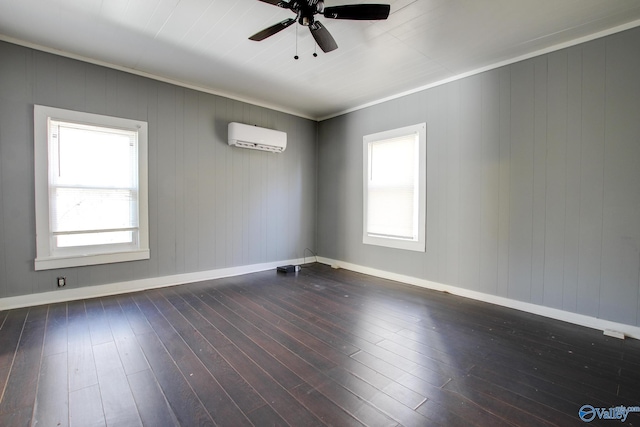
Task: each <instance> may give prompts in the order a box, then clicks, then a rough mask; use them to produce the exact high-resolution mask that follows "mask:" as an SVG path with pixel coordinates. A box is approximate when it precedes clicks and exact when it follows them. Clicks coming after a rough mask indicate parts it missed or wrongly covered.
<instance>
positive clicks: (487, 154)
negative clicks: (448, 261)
mask: <svg viewBox="0 0 640 427" xmlns="http://www.w3.org/2000/svg"><path fill="white" fill-rule="evenodd" d="M481 84H482V106H481V108H482V153H481V158H480V159H479V161H480V162H481V168H482V179H481V186H480V192H481V206H480V214H481V220H480V224H479V227H480V276H479V283H478V288H477V289H478V290H479V291H481V292H486V293H490V294H495V293H496V292H497V289H498V237H499V228H500V226H499V221H500V213H499V206H500V163H501V162H500V126H499V120H498V118H499V112H500V74H499V73H498V72H496V71H491V72H487V73H484V74H483V75H482V83H481Z"/></svg>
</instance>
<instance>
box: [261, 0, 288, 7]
mask: <svg viewBox="0 0 640 427" xmlns="http://www.w3.org/2000/svg"><path fill="white" fill-rule="evenodd" d="M258 1H261V2H263V3H269V4H272V5H274V6H280V7H284V8H285V9H289V8H290V7H289V2H286V1H282V0H258Z"/></svg>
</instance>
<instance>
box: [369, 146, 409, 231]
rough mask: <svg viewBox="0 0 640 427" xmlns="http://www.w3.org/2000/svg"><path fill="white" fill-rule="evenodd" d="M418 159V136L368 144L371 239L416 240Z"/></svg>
mask: <svg viewBox="0 0 640 427" xmlns="http://www.w3.org/2000/svg"><path fill="white" fill-rule="evenodd" d="M417 155H418V141H417V137H416V135H415V134H411V135H407V136H403V137H400V138H393V139H388V140H382V141H375V142H371V143H370V144H369V165H370V171H369V183H368V189H367V191H368V206H367V209H368V216H367V232H368V233H369V234H370V235H377V236H384V237H395V238H402V239H411V240H415V239H416V238H417V214H418V212H417V201H418V194H417V192H416V183H417V176H416V175H417V172H418V170H417V161H416V160H417Z"/></svg>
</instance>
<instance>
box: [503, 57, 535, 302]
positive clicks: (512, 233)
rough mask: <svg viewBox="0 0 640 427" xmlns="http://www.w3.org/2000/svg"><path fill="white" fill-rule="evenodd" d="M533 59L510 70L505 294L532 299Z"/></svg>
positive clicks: (515, 297) (527, 299)
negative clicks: (508, 183) (507, 240)
mask: <svg viewBox="0 0 640 427" xmlns="http://www.w3.org/2000/svg"><path fill="white" fill-rule="evenodd" d="M533 83H534V68H533V61H525V62H521V63H518V64H514V66H513V67H512V70H511V99H510V103H511V119H510V123H511V128H510V139H511V147H510V148H511V151H510V159H509V164H510V168H509V172H510V174H509V182H510V185H509V202H510V203H509V278H508V281H509V286H508V293H507V296H508V297H509V298H513V299H517V300H520V301H529V300H530V298H531V258H532V252H531V251H532V245H533V242H532V240H533V234H532V231H533V160H534V156H533V153H534V151H533V148H534V123H535V120H534V100H535V98H534V85H533Z"/></svg>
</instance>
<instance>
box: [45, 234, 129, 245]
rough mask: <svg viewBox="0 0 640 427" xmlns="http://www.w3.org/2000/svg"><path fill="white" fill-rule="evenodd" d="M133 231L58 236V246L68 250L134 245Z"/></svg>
mask: <svg viewBox="0 0 640 427" xmlns="http://www.w3.org/2000/svg"><path fill="white" fill-rule="evenodd" d="M133 236H134V234H133V232H132V231H111V232H108V233H86V234H85V233H83V234H67V235H62V236H56V237H55V238H56V246H57V247H59V248H68V247H73V246H93V245H113V244H118V243H133Z"/></svg>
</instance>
